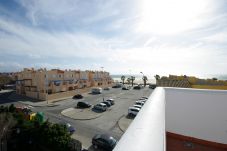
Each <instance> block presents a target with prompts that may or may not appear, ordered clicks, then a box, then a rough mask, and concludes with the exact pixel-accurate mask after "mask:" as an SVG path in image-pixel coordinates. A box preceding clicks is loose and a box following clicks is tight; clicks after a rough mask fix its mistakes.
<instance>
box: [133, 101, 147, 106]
mask: <svg viewBox="0 0 227 151" xmlns="http://www.w3.org/2000/svg"><path fill="white" fill-rule="evenodd" d="M144 103H145V102H143V101H136V102H135V105H141V106H143V105H144Z"/></svg>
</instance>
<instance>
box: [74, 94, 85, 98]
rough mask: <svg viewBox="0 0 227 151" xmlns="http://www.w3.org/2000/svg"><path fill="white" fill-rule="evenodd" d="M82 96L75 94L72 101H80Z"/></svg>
mask: <svg viewBox="0 0 227 151" xmlns="http://www.w3.org/2000/svg"><path fill="white" fill-rule="evenodd" d="M82 98H83V96H82V95H81V94H76V95H74V96H73V99H82Z"/></svg>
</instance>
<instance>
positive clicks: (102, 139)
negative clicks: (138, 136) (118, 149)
mask: <svg viewBox="0 0 227 151" xmlns="http://www.w3.org/2000/svg"><path fill="white" fill-rule="evenodd" d="M116 144H117V140H116V139H115V138H113V137H112V136H110V135H107V134H97V135H95V136H94V137H93V138H92V145H93V146H94V148H102V149H105V150H108V151H111V150H113V149H114V147H115V146H116Z"/></svg>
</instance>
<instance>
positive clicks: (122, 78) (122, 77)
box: [121, 76, 125, 84]
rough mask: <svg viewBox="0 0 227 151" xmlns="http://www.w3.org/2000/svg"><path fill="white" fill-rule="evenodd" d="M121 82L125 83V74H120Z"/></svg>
mask: <svg viewBox="0 0 227 151" xmlns="http://www.w3.org/2000/svg"><path fill="white" fill-rule="evenodd" d="M121 80H122V83H123V84H125V76H121Z"/></svg>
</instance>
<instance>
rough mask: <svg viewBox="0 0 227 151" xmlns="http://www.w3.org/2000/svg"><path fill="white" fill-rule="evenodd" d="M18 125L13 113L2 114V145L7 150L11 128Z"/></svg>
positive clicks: (0, 128)
mask: <svg viewBox="0 0 227 151" xmlns="http://www.w3.org/2000/svg"><path fill="white" fill-rule="evenodd" d="M15 124H16V120H15V119H14V118H13V116H12V114H11V113H8V112H3V113H0V145H1V148H5V146H4V145H7V140H8V139H9V138H10V134H11V128H12V127H13V126H14V125H15Z"/></svg>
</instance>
